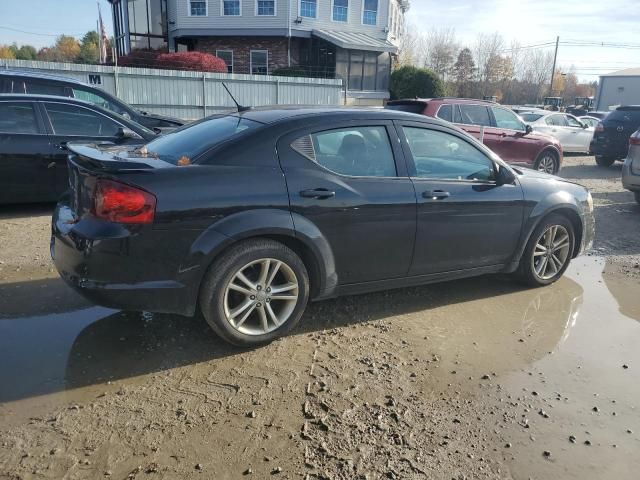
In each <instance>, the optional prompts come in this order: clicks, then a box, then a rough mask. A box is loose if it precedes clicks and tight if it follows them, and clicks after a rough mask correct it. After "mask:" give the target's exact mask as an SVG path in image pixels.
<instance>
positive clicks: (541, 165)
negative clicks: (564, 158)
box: [533, 150, 560, 175]
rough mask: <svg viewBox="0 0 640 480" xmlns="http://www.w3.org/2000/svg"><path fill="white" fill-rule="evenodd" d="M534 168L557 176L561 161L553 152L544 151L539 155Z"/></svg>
mask: <svg viewBox="0 0 640 480" xmlns="http://www.w3.org/2000/svg"><path fill="white" fill-rule="evenodd" d="M533 168H534V169H535V170H537V171H539V172H544V173H549V174H551V175H556V174H557V173H558V171H559V170H560V161H559V159H558V154H557V153H555V152H553V151H551V150H544V151H542V152H541V153H540V155H538V158H536V161H535V163H534V164H533Z"/></svg>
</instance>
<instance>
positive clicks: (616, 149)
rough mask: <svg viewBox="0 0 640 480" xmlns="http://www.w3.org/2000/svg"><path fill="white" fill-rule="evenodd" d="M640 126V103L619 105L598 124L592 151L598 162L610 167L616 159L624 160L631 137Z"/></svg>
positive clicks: (591, 147)
mask: <svg viewBox="0 0 640 480" xmlns="http://www.w3.org/2000/svg"><path fill="white" fill-rule="evenodd" d="M638 128H640V105H629V106H625V107H618V108H617V109H615V110H614V111H613V112H611V113H610V114H609V115H607V116H606V117H605V118H603V119H602V120H601V121H600V123H598V125H597V126H596V130H595V133H594V134H593V140H591V146H590V149H589V151H590V153H593V154H594V155H595V156H596V163H597V164H598V165H600V166H601V167H609V166H611V165H613V162H615V161H616V160H623V159H624V158H626V156H627V152H628V151H629V137H631V135H632V134H633V132H635V131H636V130H638Z"/></svg>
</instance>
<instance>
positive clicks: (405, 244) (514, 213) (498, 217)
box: [51, 107, 594, 345]
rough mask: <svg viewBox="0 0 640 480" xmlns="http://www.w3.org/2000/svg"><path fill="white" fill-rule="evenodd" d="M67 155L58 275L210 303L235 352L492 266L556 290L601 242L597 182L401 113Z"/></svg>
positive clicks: (365, 112) (276, 119) (56, 238)
mask: <svg viewBox="0 0 640 480" xmlns="http://www.w3.org/2000/svg"><path fill="white" fill-rule="evenodd" d="M69 148H70V149H71V151H72V152H73V153H72V155H70V156H69V166H70V172H71V181H70V184H71V192H70V194H69V195H68V196H66V197H64V198H63V199H62V200H61V201H60V202H59V203H58V206H57V208H56V210H55V213H54V215H53V224H52V229H53V231H52V239H51V254H52V257H53V259H54V262H55V265H56V267H57V269H58V272H59V273H60V275H61V277H62V278H63V279H65V281H66V282H67V283H69V284H70V285H71V286H73V287H74V288H75V289H77V290H78V291H79V292H80V293H82V294H83V295H85V296H86V297H87V298H89V299H91V300H93V301H94V302H95V303H98V304H102V305H107V306H112V307H116V308H122V309H127V310H134V311H135V310H147V311H153V312H170V313H177V314H183V315H193V314H194V313H195V312H196V309H197V306H199V307H200V309H201V311H202V313H203V314H204V317H205V319H206V320H207V322H208V323H209V324H210V325H211V327H212V328H213V329H214V330H215V331H216V332H217V333H218V334H219V335H220V336H221V337H222V338H224V339H226V340H227V341H229V342H231V343H234V344H239V345H252V344H260V343H264V342H268V341H270V340H273V339H274V338H276V337H279V336H281V335H283V334H285V333H286V332H288V331H289V330H290V329H291V328H293V327H294V326H295V325H296V324H297V323H298V321H299V320H300V317H301V315H302V313H303V311H304V310H305V307H306V304H307V301H308V300H309V299H312V300H320V299H325V298H329V297H334V296H338V295H346V294H352V293H358V292H367V291H374V290H382V289H388V288H397V287H406V286H409V285H417V284H423V283H428V282H434V281H439V280H447V279H454V278H460V277H468V276H473V275H479V274H485V273H492V272H512V273H515V274H516V275H517V276H518V277H519V278H520V279H522V280H523V281H525V282H527V283H528V284H531V285H537V286H541V285H548V284H550V283H552V282H554V281H556V280H557V279H558V278H560V276H561V275H562V274H563V272H564V271H565V269H566V268H567V266H568V264H569V262H570V260H571V259H572V258H574V257H575V256H576V255H578V254H579V253H580V252H582V251H583V250H584V249H585V248H588V246H589V245H590V244H591V242H592V239H593V233H594V231H593V225H594V219H593V215H592V208H593V204H592V200H591V196H590V194H589V192H588V190H587V189H585V188H584V187H582V186H579V185H576V184H574V183H571V182H567V181H565V180H562V179H560V178H557V177H554V176H550V175H547V174H544V173H541V172H536V171H533V170H527V169H523V170H517V169H512V168H511V167H509V166H507V164H506V163H504V162H503V161H502V160H501V159H500V158H499V157H498V156H497V155H495V154H494V153H493V152H491V150H489V149H488V148H487V147H486V146H484V145H482V144H481V143H480V142H478V141H476V140H475V139H474V138H473V137H471V136H470V135H468V134H466V133H464V132H463V131H462V130H460V129H458V128H456V127H454V126H453V125H451V124H449V123H447V122H443V121H441V120H438V119H433V118H428V117H420V116H417V115H410V114H407V113H403V112H394V111H391V110H384V109H340V108H338V107H326V108H321V107H317V108H297V109H296V108H284V107H282V108H278V109H255V110H249V111H244V112H242V113H237V114H232V115H225V116H217V117H212V118H207V119H204V120H201V121H199V122H197V123H195V124H193V125H190V126H188V127H185V128H183V129H180V130H177V131H175V132H173V133H171V134H169V135H166V136H164V137H159V138H157V139H156V140H153V141H151V142H150V143H148V144H147V145H146V146H144V147H142V148H138V149H136V150H132V149H131V148H129V149H127V148H126V147H122V148H119V149H117V148H108V149H105V148H102V147H100V146H96V145H80V144H73V145H70V147H69Z"/></svg>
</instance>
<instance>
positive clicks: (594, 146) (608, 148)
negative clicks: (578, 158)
mask: <svg viewBox="0 0 640 480" xmlns="http://www.w3.org/2000/svg"><path fill="white" fill-rule="evenodd" d="M627 151H628V145H627V143H626V142H625V143H624V144H620V143H618V142H612V141H611V140H608V139H599V140H596V139H594V140H591V144H590V145H589V153H590V154H592V155H597V156H598V157H607V158H614V159H616V160H620V159H623V158H624V157H625V156H626V155H627Z"/></svg>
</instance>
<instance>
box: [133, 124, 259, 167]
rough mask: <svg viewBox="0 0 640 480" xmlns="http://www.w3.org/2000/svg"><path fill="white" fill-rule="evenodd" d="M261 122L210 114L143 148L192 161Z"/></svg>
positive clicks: (167, 159) (172, 158)
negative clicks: (211, 115)
mask: <svg viewBox="0 0 640 480" xmlns="http://www.w3.org/2000/svg"><path fill="white" fill-rule="evenodd" d="M261 125H262V124H261V123H259V122H254V121H253V120H248V119H246V118H242V117H236V116H231V115H228V116H224V117H214V118H208V119H206V120H203V121H201V122H198V123H195V124H191V125H187V126H186V127H183V128H180V129H178V130H175V131H173V132H171V133H169V134H167V135H164V136H162V137H158V138H157V139H155V140H153V141H152V142H149V143H148V144H147V145H145V146H144V147H143V148H142V149H141V152H142V153H146V154H148V155H152V156H154V157H156V158H160V159H161V160H164V161H165V162H170V163H173V164H174V165H188V164H190V163H192V162H193V161H194V160H195V159H196V158H197V157H198V156H199V155H201V154H202V153H204V152H206V151H207V150H209V149H210V148H211V147H214V146H216V145H217V144H219V143H222V142H224V141H225V140H229V139H231V138H233V137H235V136H237V135H240V134H241V133H242V132H244V131H245V130H254V129H256V128H258V127H260V126H261Z"/></svg>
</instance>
